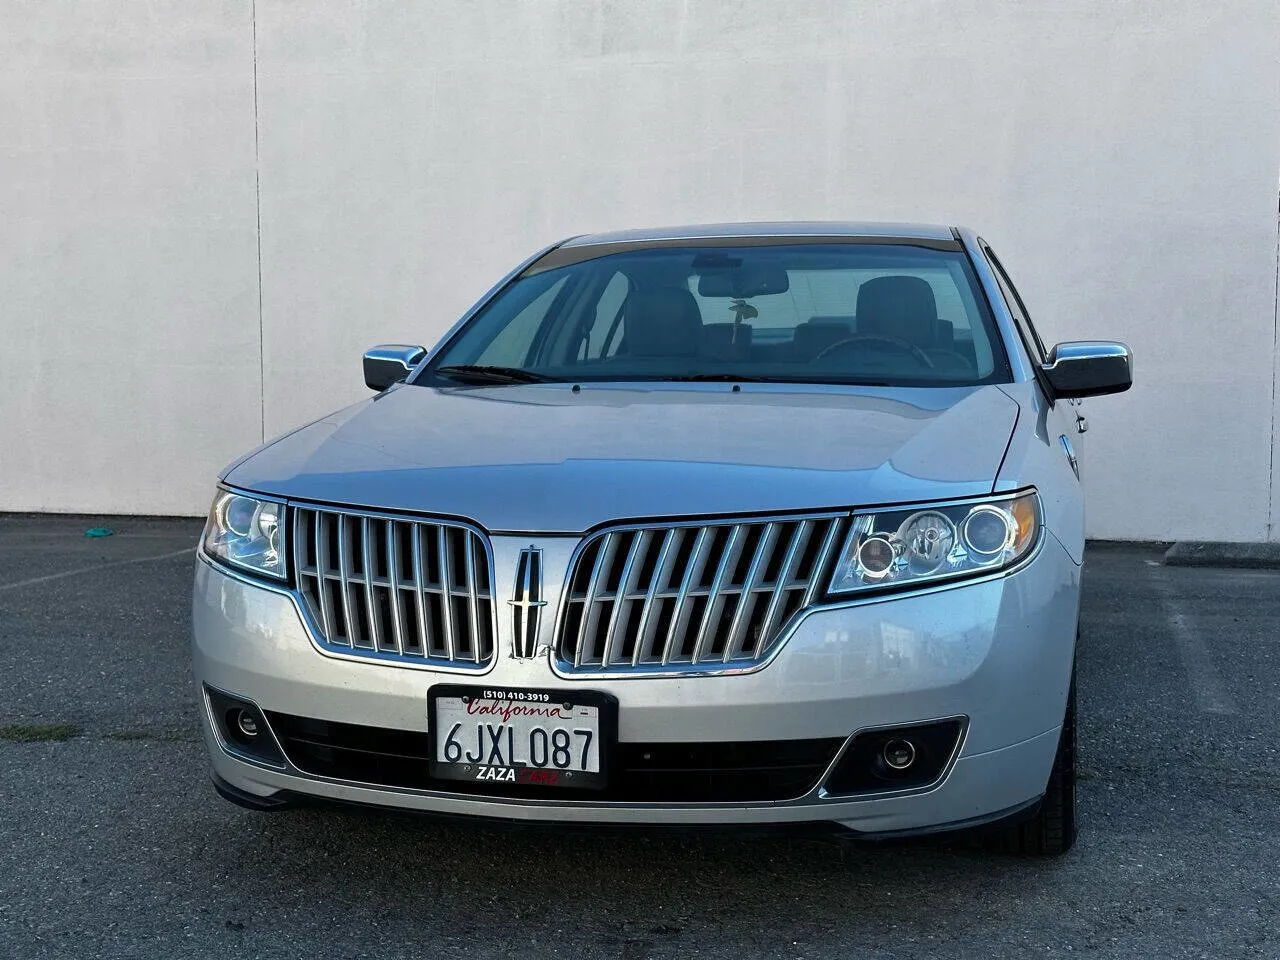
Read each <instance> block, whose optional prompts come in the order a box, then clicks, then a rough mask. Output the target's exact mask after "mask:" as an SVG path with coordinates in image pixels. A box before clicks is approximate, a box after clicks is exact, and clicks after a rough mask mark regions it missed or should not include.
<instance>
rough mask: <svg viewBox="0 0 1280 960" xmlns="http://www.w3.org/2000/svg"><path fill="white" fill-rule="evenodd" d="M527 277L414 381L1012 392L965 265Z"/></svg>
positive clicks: (738, 267)
mask: <svg viewBox="0 0 1280 960" xmlns="http://www.w3.org/2000/svg"><path fill="white" fill-rule="evenodd" d="M533 271H537V266H536V265H535V266H534V267H533V268H531V271H527V272H526V274H525V275H524V276H522V277H521V278H519V279H517V280H515V281H514V282H512V283H511V284H509V285H508V286H507V287H506V288H505V289H504V290H503V291H502V292H501V293H500V294H499V295H498V296H497V297H495V298H494V299H493V300H492V301H490V302H489V303H488V304H487V305H486V306H485V307H484V308H483V309H482V310H481V311H480V312H479V313H478V314H477V315H476V316H475V317H474V318H473V319H472V320H471V322H470V323H468V324H467V325H466V326H465V327H464V328H463V329H462V330H460V331H459V332H458V333H457V334H455V336H454V337H453V338H452V339H451V340H450V342H449V343H447V344H446V345H445V347H444V348H443V349H442V350H441V351H440V352H439V353H438V354H437V355H436V357H435V358H434V359H433V360H432V362H431V363H430V365H429V366H428V368H427V370H426V371H424V375H423V376H421V377H419V378H417V380H416V382H418V383H431V384H434V385H437V386H439V385H444V384H449V383H452V384H454V385H456V383H457V382H459V381H461V382H472V383H527V382H537V381H574V382H583V381H631V380H691V379H692V380H700V379H709V380H720V379H724V380H738V379H741V380H764V381H782V382H796V383H836V384H839V383H851V384H861V383H866V384H884V385H891V386H898V385H901V386H957V385H970V384H979V383H994V382H1006V381H1008V380H1009V373H1008V361H1007V359H1006V357H1005V354H1004V350H1003V348H1002V346H1001V342H1000V340H999V337H998V335H997V333H996V330H995V325H994V323H993V321H992V319H991V317H990V314H989V312H988V310H987V307H986V303H985V300H984V299H983V298H982V294H981V292H980V290H979V288H978V286H977V282H976V280H975V278H974V276H973V272H972V268H971V266H970V264H969V261H968V259H967V257H966V256H965V254H964V253H963V252H962V251H950V250H937V249H931V248H926V247H914V246H908V245H903V244H875V243H838V242H831V243H827V242H823V243H779V244H777V245H770V246H741V245H730V244H721V245H717V244H708V245H706V246H696V247H690V246H680V247H650V248H647V249H642V250H636V251H633V252H624V253H611V254H609V255H606V256H599V257H595V258H592V259H586V260H583V261H580V262H577V263H571V264H569V265H566V266H561V267H556V268H554V269H548V270H543V271H541V272H533Z"/></svg>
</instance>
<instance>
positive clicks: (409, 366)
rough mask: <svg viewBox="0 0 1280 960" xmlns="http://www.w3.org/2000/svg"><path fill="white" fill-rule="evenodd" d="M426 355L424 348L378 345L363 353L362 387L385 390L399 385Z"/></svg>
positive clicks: (406, 345)
mask: <svg viewBox="0 0 1280 960" xmlns="http://www.w3.org/2000/svg"><path fill="white" fill-rule="evenodd" d="M426 355H427V350H426V347H420V346H417V345H410V344H407V343H380V344H378V346H376V347H370V348H369V349H368V350H366V351H365V352H364V385H365V386H366V387H368V388H369V389H370V390H385V389H387V387H389V386H391V385H392V384H393V383H400V382H401V381H403V380H404V379H405V378H406V377H407V376H409V374H411V373H412V372H413V368H414V367H416V366H417V365H418V364H419V363H421V362H422V358H423V357H425V356H426Z"/></svg>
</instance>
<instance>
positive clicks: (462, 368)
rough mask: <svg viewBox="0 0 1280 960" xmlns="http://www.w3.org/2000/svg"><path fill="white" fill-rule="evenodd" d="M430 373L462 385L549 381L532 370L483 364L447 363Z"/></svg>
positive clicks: (548, 378)
mask: <svg viewBox="0 0 1280 960" xmlns="http://www.w3.org/2000/svg"><path fill="white" fill-rule="evenodd" d="M431 372H432V373H438V374H439V375H440V376H442V377H448V378H449V379H450V380H459V381H462V382H463V383H547V382H549V381H550V380H551V378H550V377H544V376H543V375H542V374H540V373H534V372H533V371H532V370H522V369H520V368H519V367H498V366H490V365H489V364H484V363H447V364H445V365H444V366H443V367H436V368H435V370H433V371H431Z"/></svg>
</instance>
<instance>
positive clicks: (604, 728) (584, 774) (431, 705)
mask: <svg viewBox="0 0 1280 960" xmlns="http://www.w3.org/2000/svg"><path fill="white" fill-rule="evenodd" d="M616 710H617V708H616V704H615V702H614V701H613V699H612V698H611V697H608V696H606V695H604V694H601V693H594V692H588V691H573V692H570V693H565V692H564V691H562V690H515V689H508V688H492V687H478V686H477V687H468V686H457V685H452V684H450V685H444V686H435V687H432V688H431V691H430V693H429V694H428V713H429V715H428V726H429V729H430V730H431V737H432V755H431V770H430V772H431V776H433V777H438V778H442V779H447V780H467V781H470V782H472V783H477V784H489V785H495V786H497V785H501V784H512V785H522V786H542V787H579V788H588V789H599V788H601V787H603V786H604V785H605V783H606V781H607V777H606V775H607V772H608V767H607V759H608V754H609V751H610V748H611V747H612V741H613V737H614V730H615V728H616Z"/></svg>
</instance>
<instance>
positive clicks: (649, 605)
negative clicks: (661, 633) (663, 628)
mask: <svg viewBox="0 0 1280 960" xmlns="http://www.w3.org/2000/svg"><path fill="white" fill-rule="evenodd" d="M680 536H681V532H680V531H679V530H668V531H667V532H666V534H665V535H664V536H663V538H662V546H661V547H660V548H659V550H658V558H657V560H655V561H654V565H653V578H652V579H651V580H650V581H649V590H648V592H647V593H646V594H645V598H644V606H643V607H642V608H641V611H640V622H639V623H638V624H637V625H636V643H635V650H634V651H633V652H632V654H631V665H632V666H633V667H634V666H638V665H639V664H640V663H642V662H645V661H647V660H648V658H649V657H650V656H651V655H652V653H653V638H654V637H655V636H656V635H657V632H658V617H656V616H654V608H655V607H656V606H657V604H656V603H655V601H656V599H657V596H658V591H659V590H662V589H664V587H665V585H666V584H667V583H668V581H669V580H670V579H671V570H672V568H673V567H674V566H675V561H676V555H677V554H678V552H679V551H678V550H675V549H672V548H673V547H674V546H675V545H676V544H677V542H678V540H679V538H680Z"/></svg>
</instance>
